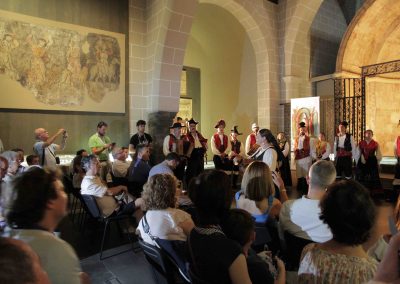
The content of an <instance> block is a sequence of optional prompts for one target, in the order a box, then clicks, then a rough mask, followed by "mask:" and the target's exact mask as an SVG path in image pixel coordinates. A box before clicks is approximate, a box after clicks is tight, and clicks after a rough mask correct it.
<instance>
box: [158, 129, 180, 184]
mask: <svg viewBox="0 0 400 284" xmlns="http://www.w3.org/2000/svg"><path fill="white" fill-rule="evenodd" d="M182 127H184V126H182V124H180V123H178V122H175V123H174V124H173V125H172V126H171V127H170V128H169V129H170V130H171V129H176V128H179V133H180V130H181V128H182ZM182 138H183V137H181V136H180V135H178V137H176V136H175V135H174V134H172V133H170V134H169V135H167V136H166V137H165V138H164V143H163V152H164V155H165V156H167V155H168V154H169V153H171V152H174V153H177V154H178V155H179V156H180V157H181V158H180V160H179V164H178V165H177V167H176V169H175V170H174V174H175V176H176V178H177V179H179V180H183V178H184V174H185V166H186V158H185V156H184V151H183V139H182Z"/></svg>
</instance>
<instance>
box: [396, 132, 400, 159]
mask: <svg viewBox="0 0 400 284" xmlns="http://www.w3.org/2000/svg"><path fill="white" fill-rule="evenodd" d="M396 146H397V147H396V153H397V157H399V158H400V136H398V137H397V141H396Z"/></svg>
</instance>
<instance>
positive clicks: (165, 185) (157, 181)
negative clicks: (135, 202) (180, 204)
mask: <svg viewBox="0 0 400 284" xmlns="http://www.w3.org/2000/svg"><path fill="white" fill-rule="evenodd" d="M178 194H179V193H178ZM176 195H177V183H176V178H175V177H174V176H171V175H168V174H157V175H154V176H152V177H151V178H149V181H148V182H147V183H146V184H145V185H144V188H143V194H142V198H143V201H144V204H145V208H146V210H147V212H146V214H145V215H144V217H143V218H142V219H141V220H140V222H139V225H138V228H137V230H138V231H139V232H140V235H141V237H142V239H143V240H144V241H145V242H147V243H150V244H152V245H156V242H155V241H154V240H153V237H154V238H158V239H164V240H177V241H186V239H187V236H188V235H189V233H190V231H191V230H192V229H193V227H194V224H193V221H192V218H191V217H190V215H189V214H188V213H186V212H185V211H182V210H180V209H176V208H175V206H176V202H177V196H176ZM146 226H147V227H149V229H150V232H151V236H150V235H149V232H146V231H145V230H144V227H146Z"/></svg>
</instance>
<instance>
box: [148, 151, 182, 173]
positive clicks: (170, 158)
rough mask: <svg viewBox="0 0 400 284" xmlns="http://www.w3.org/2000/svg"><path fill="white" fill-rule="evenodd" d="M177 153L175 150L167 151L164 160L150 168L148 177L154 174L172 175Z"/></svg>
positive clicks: (176, 163) (177, 159)
mask: <svg viewBox="0 0 400 284" xmlns="http://www.w3.org/2000/svg"><path fill="white" fill-rule="evenodd" d="M179 160H180V158H179V155H178V154H177V153H175V152H171V153H168V154H167V155H166V156H165V160H164V161H162V162H161V163H159V164H157V165H155V166H154V167H152V168H151V170H150V173H149V178H150V177H152V176H154V175H155V174H170V175H174V172H173V171H174V170H175V169H176V167H177V165H178V164H179Z"/></svg>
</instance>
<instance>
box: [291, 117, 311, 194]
mask: <svg viewBox="0 0 400 284" xmlns="http://www.w3.org/2000/svg"><path fill="white" fill-rule="evenodd" d="M293 150H294V159H295V162H296V176H297V192H298V193H300V194H302V195H303V194H307V191H308V185H307V180H306V177H307V176H308V172H309V170H310V167H311V164H312V158H311V139H310V137H309V136H308V135H307V134H306V124H305V123H304V122H300V123H299V136H297V137H296V138H295V140H294V148H293Z"/></svg>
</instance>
